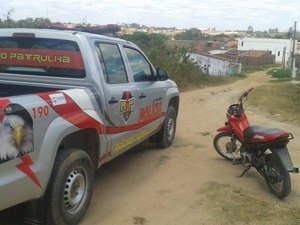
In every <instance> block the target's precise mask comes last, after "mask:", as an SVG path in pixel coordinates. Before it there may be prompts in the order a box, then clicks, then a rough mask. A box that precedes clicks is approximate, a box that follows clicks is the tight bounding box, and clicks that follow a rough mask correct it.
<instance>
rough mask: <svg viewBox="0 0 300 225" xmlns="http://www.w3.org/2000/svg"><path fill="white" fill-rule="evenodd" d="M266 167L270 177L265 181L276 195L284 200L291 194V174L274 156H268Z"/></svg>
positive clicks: (267, 176)
mask: <svg viewBox="0 0 300 225" xmlns="http://www.w3.org/2000/svg"><path fill="white" fill-rule="evenodd" d="M266 165H267V168H268V175H266V177H265V180H266V183H267V185H268V187H269V188H270V190H271V191H272V193H273V194H274V195H276V196H277V197H278V198H280V199H283V198H284V197H286V196H288V195H289V193H290V192H291V178H290V174H289V172H288V171H287V170H286V169H285V167H284V166H283V163H282V162H281V160H280V159H277V157H274V155H273V154H269V155H267V156H266Z"/></svg>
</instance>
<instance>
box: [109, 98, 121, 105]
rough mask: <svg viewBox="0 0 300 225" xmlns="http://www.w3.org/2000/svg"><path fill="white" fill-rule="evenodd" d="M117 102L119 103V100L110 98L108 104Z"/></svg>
mask: <svg viewBox="0 0 300 225" xmlns="http://www.w3.org/2000/svg"><path fill="white" fill-rule="evenodd" d="M118 102H119V100H118V99H116V98H115V97H112V98H111V99H110V100H109V101H108V103H109V104H116V103H118Z"/></svg>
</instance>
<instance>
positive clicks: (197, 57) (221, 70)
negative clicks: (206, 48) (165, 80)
mask: <svg viewBox="0 0 300 225" xmlns="http://www.w3.org/2000/svg"><path fill="white" fill-rule="evenodd" d="M189 58H190V60H191V61H192V62H194V63H196V64H197V65H198V67H199V69H200V70H202V71H203V72H204V73H206V74H208V75H210V76H231V75H235V74H239V73H241V67H242V66H241V63H235V62H230V60H228V59H226V58H222V57H219V56H215V55H210V54H206V53H201V54H196V53H190V55H189Z"/></svg>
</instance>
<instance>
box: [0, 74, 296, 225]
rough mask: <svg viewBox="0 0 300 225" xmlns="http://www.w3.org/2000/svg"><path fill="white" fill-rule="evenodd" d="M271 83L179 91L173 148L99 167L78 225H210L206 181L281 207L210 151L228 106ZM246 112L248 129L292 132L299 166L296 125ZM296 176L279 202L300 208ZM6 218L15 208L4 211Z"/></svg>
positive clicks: (146, 148) (257, 182)
mask: <svg viewBox="0 0 300 225" xmlns="http://www.w3.org/2000/svg"><path fill="white" fill-rule="evenodd" d="M269 79H270V78H268V77H267V76H266V75H265V73H264V72H258V73H255V74H253V75H250V76H249V77H248V78H246V79H244V80H240V81H238V82H236V83H234V84H230V85H224V86H219V87H213V88H205V89H200V90H193V91H189V92H184V93H182V94H181V102H180V112H179V116H178V124H177V133H176V138H175V142H174V144H173V146H172V147H170V148H168V149H165V150H160V149H157V148H155V146H154V145H151V144H147V143H144V144H142V145H140V146H138V147H137V148H136V149H134V150H131V151H129V152H127V153H125V154H123V155H122V156H120V157H118V158H117V159H115V160H113V161H112V162H110V163H108V164H107V165H105V166H103V167H102V168H101V169H99V170H98V171H97V172H96V181H95V182H96V184H95V189H94V195H93V199H92V202H91V205H90V208H89V210H88V212H87V214H86V216H85V217H84V219H83V220H82V221H81V223H80V225H100V224H101V225H134V224H137V225H142V224H146V225H148V224H149V225H204V224H205V225H215V224H216V222H215V220H214V214H213V213H212V212H211V211H210V209H209V208H207V207H203V205H201V204H199V201H201V198H200V196H199V191H200V190H201V189H202V187H203V186H204V185H206V184H207V183H210V182H218V183H221V184H225V185H227V184H228V185H231V186H234V187H237V188H240V189H242V190H245V191H247V192H248V193H251V195H252V196H254V197H255V198H257V199H265V200H266V201H274V200H275V201H279V200H277V199H276V197H274V196H273V195H272V194H271V193H270V192H269V190H268V187H267V185H266V184H265V182H264V180H263V178H262V177H261V176H260V175H259V174H258V173H257V172H256V171H255V169H251V170H250V171H249V172H248V173H247V174H246V175H245V176H244V177H242V178H239V177H238V176H239V175H240V174H241V173H242V171H243V168H242V167H241V166H240V165H231V163H229V162H227V161H225V160H224V159H222V158H221V157H220V156H219V155H218V154H217V153H216V152H215V150H214V149H213V146H212V140H213V137H214V136H215V135H216V131H215V130H216V129H217V128H218V127H220V126H222V125H223V124H224V122H225V112H226V109H227V107H228V105H229V104H232V103H234V102H236V100H237V98H238V96H239V95H240V94H241V93H242V92H243V91H245V90H247V89H248V88H250V87H252V86H254V87H256V86H259V85H262V84H264V83H265V82H267V81H268V80H269ZM254 91H255V90H254ZM249 97H251V96H249ZM245 108H246V113H247V116H248V119H249V121H250V123H251V124H252V125H261V126H266V127H270V128H271V127H276V128H281V129H284V130H287V131H289V132H292V133H293V134H294V136H295V137H296V138H295V140H292V141H291V142H290V144H289V150H290V152H291V157H292V159H293V161H294V164H296V165H300V151H298V148H299V147H298V146H300V138H298V137H299V136H300V127H299V125H295V124H292V123H286V122H282V121H280V116H278V115H277V116H271V115H268V114H264V113H262V112H258V111H257V109H255V108H251V107H249V106H247V103H246V105H245ZM299 176H300V175H297V174H291V179H292V192H291V194H290V195H289V196H288V197H287V198H286V199H285V200H284V201H280V204H287V205H297V206H300V201H299V200H300V177H299ZM10 213H11V214H15V213H16V209H9V210H6V211H5V214H8V215H9V214H10ZM1 214H3V212H2V213H0V219H1ZM2 216H3V215H2ZM0 224H8V225H11V224H12V223H10V222H9V220H7V221H6V222H5V223H2V221H0ZM222 224H224V225H227V223H222ZM228 225H229V224H228Z"/></svg>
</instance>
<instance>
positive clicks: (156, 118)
mask: <svg viewBox="0 0 300 225" xmlns="http://www.w3.org/2000/svg"><path fill="white" fill-rule="evenodd" d="M124 52H125V54H126V56H127V60H128V62H129V65H130V67H131V73H132V77H133V79H134V83H135V84H136V86H137V88H138V101H139V115H138V122H139V123H142V124H144V125H145V126H144V127H145V128H144V129H147V130H149V129H155V128H157V127H158V126H159V125H160V123H161V122H162V121H163V115H164V112H163V111H164V107H163V106H165V93H166V90H167V87H166V82H161V81H157V79H156V77H155V75H154V69H153V67H152V66H151V64H150V63H149V61H148V60H147V59H146V58H145V56H144V55H143V54H142V53H141V52H140V51H139V50H137V49H134V48H131V47H126V46H124Z"/></svg>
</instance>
